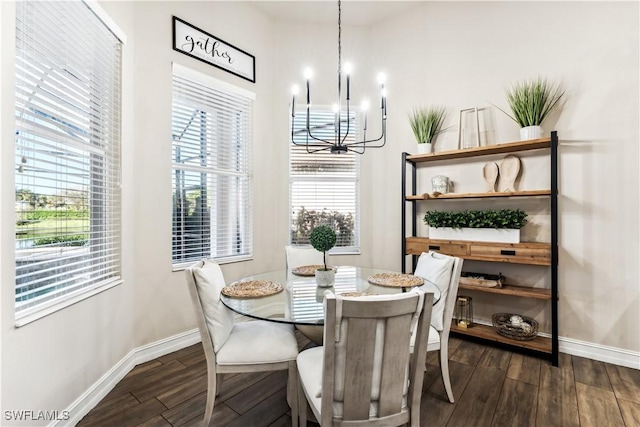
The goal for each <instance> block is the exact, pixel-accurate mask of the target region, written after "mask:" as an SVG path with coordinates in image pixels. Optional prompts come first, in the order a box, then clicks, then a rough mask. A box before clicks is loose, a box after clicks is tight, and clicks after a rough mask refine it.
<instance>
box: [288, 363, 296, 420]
mask: <svg viewBox="0 0 640 427" xmlns="http://www.w3.org/2000/svg"><path fill="white" fill-rule="evenodd" d="M287 400H288V401H289V407H290V408H291V426H292V427H298V406H299V404H298V368H297V365H296V362H295V360H292V361H291V362H289V377H288V381H287Z"/></svg>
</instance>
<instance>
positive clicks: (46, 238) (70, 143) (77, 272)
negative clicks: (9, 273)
mask: <svg viewBox="0 0 640 427" xmlns="http://www.w3.org/2000/svg"><path fill="white" fill-rule="evenodd" d="M97 13H98V14H99V11H97V10H96V9H95V6H92V7H91V8H90V7H89V6H88V5H87V4H85V3H84V2H40V1H33V2H32V1H20V2H16V85H15V95H16V109H15V114H16V121H15V123H16V132H15V147H16V152H15V168H16V169H15V185H16V187H15V196H16V197H15V212H16V228H15V232H16V287H15V289H16V297H15V305H16V317H17V318H21V317H24V316H27V315H29V314H30V313H32V312H35V311H39V310H42V309H44V308H46V307H49V306H53V305H56V304H59V303H61V302H64V301H66V300H68V299H70V298H74V297H78V296H79V295H81V294H84V293H85V292H88V291H91V290H94V289H97V288H101V287H103V286H106V285H112V284H114V283H117V282H118V281H119V280H120V188H119V176H120V96H121V95H120V86H121V82H120V75H121V49H122V42H121V41H120V39H119V38H118V37H117V36H116V35H115V34H114V32H112V31H113V28H108V27H107V26H106V25H105V24H104V23H103V20H101V19H100V18H99V17H98V14H97Z"/></svg>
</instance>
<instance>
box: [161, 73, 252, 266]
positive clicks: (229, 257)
mask: <svg viewBox="0 0 640 427" xmlns="http://www.w3.org/2000/svg"><path fill="white" fill-rule="evenodd" d="M176 76H178V77H179V78H182V79H188V80H189V81H190V82H192V83H195V84H199V85H202V86H205V87H207V88H208V89H210V90H213V91H217V92H221V93H223V94H226V95H228V96H233V97H243V98H246V99H247V100H249V101H251V103H250V107H249V108H248V109H247V111H243V113H245V114H249V116H250V122H249V124H248V125H247V126H246V128H247V129H245V130H247V133H248V135H247V136H246V139H245V140H243V142H244V144H245V146H244V147H240V148H238V149H239V150H240V149H241V150H242V155H243V156H245V157H246V159H245V162H246V171H245V172H244V173H242V172H239V171H232V170H231V169H232V168H224V167H220V166H219V167H214V166H206V165H205V166H203V167H202V168H196V169H197V170H196V169H194V168H192V167H191V168H190V167H186V166H184V165H182V166H179V167H176V166H177V164H176V162H175V160H176V159H175V149H176V143H175V142H174V141H172V150H171V173H172V184H171V186H172V198H173V197H174V196H173V195H174V194H175V193H176V182H175V176H176V171H177V170H184V171H191V172H199V173H201V174H202V175H205V174H206V175H207V181H206V182H207V184H203V185H208V184H209V183H210V180H211V179H212V178H214V177H223V178H225V177H236V178H237V177H240V178H243V179H245V180H246V182H245V185H246V187H247V188H246V193H244V199H245V203H244V204H243V205H242V206H241V208H240V210H242V211H244V212H245V214H244V215H235V218H236V219H235V220H236V221H239V222H242V223H243V229H244V233H243V234H242V235H243V236H248V238H247V240H249V243H247V245H248V248H247V251H246V253H243V254H238V255H235V254H226V255H221V256H217V257H216V256H213V255H212V254H211V252H209V253H208V254H206V255H204V254H200V255H198V256H196V257H192V258H189V259H184V258H183V259H177V260H176V259H175V251H176V231H175V227H176V220H175V218H176V217H175V209H177V208H176V204H175V203H173V204H172V212H173V213H172V219H171V222H172V231H171V236H172V238H171V264H172V269H173V271H179V270H184V269H185V268H187V267H188V266H190V265H192V264H193V263H194V262H195V261H198V260H200V259H203V258H213V259H215V260H216V262H218V263H219V264H227V263H233V262H242V261H249V260H252V259H253V250H254V239H253V237H254V233H253V201H252V194H253V166H252V154H253V123H254V121H253V111H254V109H255V99H256V95H255V93H253V92H251V91H248V90H245V89H243V88H240V87H237V86H235V85H232V84H230V83H227V82H225V81H222V80H219V79H217V78H214V77H212V76H210V75H208V74H204V73H201V72H199V71H196V70H194V69H191V68H188V67H185V66H183V65H181V64H179V63H176V62H174V63H173V64H172V81H174V83H172V93H173V94H174V95H175V91H176V87H175V78H176ZM203 108H207V106H203ZM208 108H210V106H209V107H208ZM200 112H201V113H204V112H203V111H200ZM225 112H226V111H225ZM174 113H175V112H174V102H173V101H172V113H171V115H172V118H171V120H172V139H173V122H174ZM205 115H206V114H205ZM205 120H208V119H206V118H205ZM185 129H186V128H185ZM204 138H205V139H203V140H202V141H201V144H204V145H203V146H202V149H204V148H206V144H207V142H206V141H207V137H204ZM216 138H217V135H215V134H214V135H213V136H212V137H211V139H216ZM236 142H237V141H236ZM239 154H240V152H238V153H236V155H239ZM201 155H202V154H201ZM206 159H207V160H214V159H211V157H208V156H207V157H206ZM225 170H226V171H227V172H226V173H225ZM240 185H241V184H240ZM185 188H186V187H185ZM208 189H209V187H207V192H208ZM210 200H211V201H212V203H214V205H212V207H211V209H210V210H215V209H214V208H215V207H216V206H217V205H215V203H216V198H215V194H213V195H210ZM219 203H223V201H219ZM222 217H224V215H223V214H218V215H217V218H218V220H219V219H220V218H222ZM214 223H215V220H214V219H213V218H212V219H211V222H210V223H209V230H210V234H209V236H210V239H212V240H213V239H214V236H215V234H216V233H215V229H216V227H215V225H214Z"/></svg>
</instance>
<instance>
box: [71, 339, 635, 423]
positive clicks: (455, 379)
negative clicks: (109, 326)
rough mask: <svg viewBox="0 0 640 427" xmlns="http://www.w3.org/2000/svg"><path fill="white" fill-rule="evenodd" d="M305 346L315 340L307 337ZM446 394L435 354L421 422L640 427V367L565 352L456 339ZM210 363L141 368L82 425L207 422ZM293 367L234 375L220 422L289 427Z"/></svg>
mask: <svg viewBox="0 0 640 427" xmlns="http://www.w3.org/2000/svg"><path fill="white" fill-rule="evenodd" d="M299 341H300V345H301V347H302V346H304V345H306V344H307V342H305V339H304V338H300V339H299ZM449 355H450V370H451V383H452V386H453V392H454V395H455V397H456V403H455V404H451V403H449V402H448V401H447V399H446V394H445V391H444V387H443V385H442V381H441V380H440V373H439V368H438V362H437V353H436V352H433V353H429V355H428V358H427V372H426V373H425V382H424V390H423V398H422V406H421V425H423V426H450V427H457V426H460V427H482V426H514V427H524V426H539V427H542V426H562V427H570V426H585V427H586V426H593V427H606V426H612V427H613V426H625V427H631V426H640V371H639V370H635V369H630V368H624V367H620V366H616V365H610V364H607V363H602V362H597V361H594V360H590V359H584V358H581V357H576V356H569V355H566V354H561V355H560V356H561V357H560V366H559V367H557V368H556V367H552V366H551V365H550V363H549V362H547V361H544V360H540V359H536V358H533V357H528V356H522V355H520V354H518V353H511V352H508V351H504V350H500V349H496V348H493V347H488V346H484V345H481V344H476V343H473V342H468V341H462V340H459V339H452V340H451V342H450V347H449ZM205 372H206V366H205V359H204V353H203V351H202V346H201V345H200V344H196V345H193V346H190V347H187V348H185V349H182V350H180V351H177V352H175V353H171V354H168V355H166V356H163V357H160V358H158V359H155V360H152V361H150V362H147V363H144V364H142V365H139V366H136V367H135V368H134V369H133V370H132V371H131V372H130V373H129V374H128V375H127V376H126V377H125V378H124V379H123V380H122V381H121V382H120V383H118V385H117V386H116V387H115V388H114V389H113V390H112V391H111V392H110V393H109V394H108V395H107V396H106V397H105V398H104V399H103V400H102V401H101V402H100V403H99V404H98V405H97V406H96V407H95V408H94V409H93V410H91V412H89V413H88V414H87V416H86V417H84V419H83V420H82V421H81V422H80V423H79V425H80V426H119V427H126V426H147V427H150V426H200V425H202V416H203V413H204V405H205V399H206V387H207V384H206V375H205ZM286 381H287V377H286V372H285V371H283V372H276V373H253V374H229V375H228V376H226V377H225V379H224V381H223V384H222V387H221V390H220V394H219V396H218V398H217V399H216V406H215V410H214V415H213V420H212V422H211V425H212V426H221V427H222V426H224V427H226V426H234V427H235V426H246V427H260V426H265V427H267V426H269V427H278V426H290V425H291V417H290V413H289V408H288V406H287V403H286V396H285V387H286Z"/></svg>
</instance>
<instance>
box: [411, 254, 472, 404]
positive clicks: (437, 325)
mask: <svg viewBox="0 0 640 427" xmlns="http://www.w3.org/2000/svg"><path fill="white" fill-rule="evenodd" d="M462 264H463V259H462V258H458V257H452V256H448V255H443V254H441V253H439V252H433V251H429V252H423V253H422V254H421V255H420V258H418V264H417V265H416V269H415V271H414V273H413V274H414V275H416V276H420V277H422V278H424V279H427V280H429V281H430V282H432V283H434V284H435V285H436V286H437V287H438V289H439V290H440V300H439V301H438V302H437V303H436V304H435V305H434V306H433V312H432V314H431V326H430V327H429V331H428V343H427V352H430V351H436V350H437V351H438V352H439V356H440V357H439V358H438V360H439V362H440V373H441V377H442V382H443V384H444V389H445V391H446V392H447V397H448V398H449V402H451V403H454V402H455V399H454V397H453V390H452V389H451V379H450V377H449V332H450V331H451V318H452V317H453V310H454V308H455V305H456V299H457V295H458V285H459V282H460V274H461V273H462ZM425 364H426V358H425V360H424V361H423V365H425ZM425 368H426V366H425Z"/></svg>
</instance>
